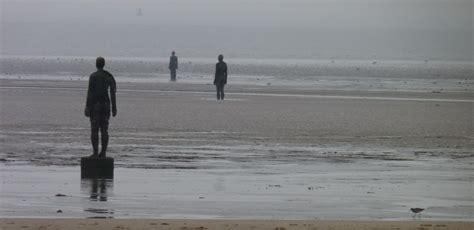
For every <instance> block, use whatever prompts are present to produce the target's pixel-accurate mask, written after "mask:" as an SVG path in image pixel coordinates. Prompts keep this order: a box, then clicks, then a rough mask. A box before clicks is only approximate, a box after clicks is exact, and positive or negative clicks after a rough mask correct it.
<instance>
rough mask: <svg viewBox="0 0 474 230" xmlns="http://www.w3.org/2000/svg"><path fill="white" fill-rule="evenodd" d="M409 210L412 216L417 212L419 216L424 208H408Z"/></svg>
mask: <svg viewBox="0 0 474 230" xmlns="http://www.w3.org/2000/svg"><path fill="white" fill-rule="evenodd" d="M410 210H411V212H413V213H414V214H413V217H415V216H416V214H418V217H420V218H421V212H423V210H425V209H424V208H410Z"/></svg>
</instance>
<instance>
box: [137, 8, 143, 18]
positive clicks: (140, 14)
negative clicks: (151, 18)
mask: <svg viewBox="0 0 474 230" xmlns="http://www.w3.org/2000/svg"><path fill="white" fill-rule="evenodd" d="M142 15H143V12H142V8H138V10H137V16H142Z"/></svg>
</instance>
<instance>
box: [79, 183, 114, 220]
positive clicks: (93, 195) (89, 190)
mask: <svg viewBox="0 0 474 230" xmlns="http://www.w3.org/2000/svg"><path fill="white" fill-rule="evenodd" d="M112 189H113V180H112V179H101V178H94V179H82V180H81V190H82V192H84V193H86V194H87V195H88V197H89V199H88V200H89V201H91V202H87V204H88V206H89V207H87V208H85V209H84V211H85V212H86V213H89V214H91V213H92V214H94V216H89V217H88V218H113V214H114V210H111V209H107V208H106V207H107V206H108V205H107V204H106V203H103V202H106V201H107V199H108V197H109V196H110V193H111V191H112ZM97 202H99V203H97ZM104 207H105V208H104Z"/></svg>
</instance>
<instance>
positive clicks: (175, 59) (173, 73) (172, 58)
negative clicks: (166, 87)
mask: <svg viewBox="0 0 474 230" xmlns="http://www.w3.org/2000/svg"><path fill="white" fill-rule="evenodd" d="M168 69H170V74H171V81H176V70H177V69H178V57H177V56H175V55H174V51H173V52H171V56H170V63H169V65H168Z"/></svg>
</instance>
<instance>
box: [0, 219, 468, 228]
mask: <svg viewBox="0 0 474 230" xmlns="http://www.w3.org/2000/svg"><path fill="white" fill-rule="evenodd" d="M0 227H1V228H2V230H16V229H22V230H29V229H37V230H47V229H68V230H74V229H115V230H125V229H142V230H148V229H150V230H151V229H153V230H159V229H163V230H165V229H166V230H168V229H169V230H175V229H176V230H207V229H213V230H214V229H215V230H225V229H233V230H240V229H242V230H243V229H266V230H303V229H304V230H339V229H341V230H342V229H347V230H359V229H371V230H376V229H380V230H383V229H387V230H388V229H390V230H472V229H473V228H474V223H472V222H450V221H442V222H441V221H418V220H414V221H339V220H330V221H329V220H328V221H322V220H298V221H292V220H165V219H161V220H160V219H156V220H154V219H143V220H136V219H135V220H127V219H115V220H112V219H105V220H97V219H0Z"/></svg>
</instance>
